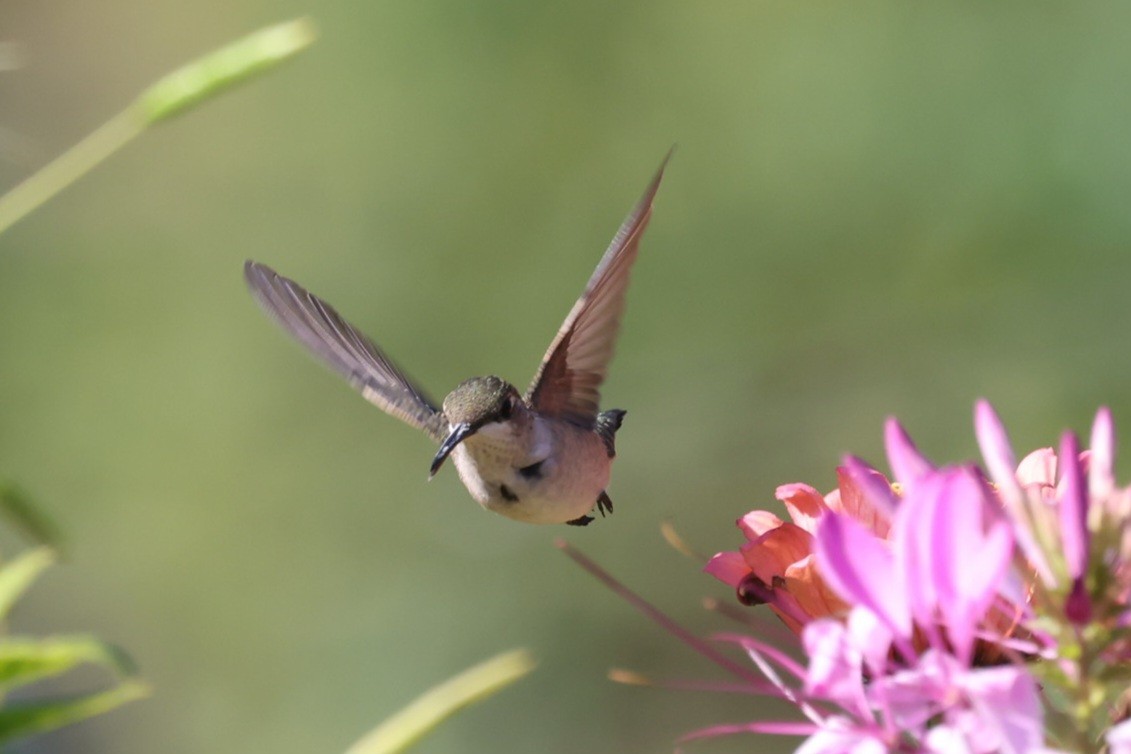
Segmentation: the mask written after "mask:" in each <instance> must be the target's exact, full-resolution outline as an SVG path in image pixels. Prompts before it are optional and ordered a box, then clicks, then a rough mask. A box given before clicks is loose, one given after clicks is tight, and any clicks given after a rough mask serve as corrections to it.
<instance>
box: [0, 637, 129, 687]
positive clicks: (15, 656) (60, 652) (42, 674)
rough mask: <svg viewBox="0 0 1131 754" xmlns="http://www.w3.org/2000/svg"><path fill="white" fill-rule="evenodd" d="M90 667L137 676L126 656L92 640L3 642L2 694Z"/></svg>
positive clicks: (0, 645)
mask: <svg viewBox="0 0 1131 754" xmlns="http://www.w3.org/2000/svg"><path fill="white" fill-rule="evenodd" d="M87 663H89V664H92V665H100V666H102V667H105V668H107V669H108V670H110V671H112V672H113V673H114V674H115V675H117V676H130V675H133V674H134V673H135V672H136V669H135V667H134V664H133V661H132V660H130V658H129V656H127V655H126V653H125V652H123V651H122V650H121V649H119V648H118V647H115V646H114V645H112V644H107V643H106V642H103V641H99V640H98V639H95V638H93V637H90V636H57V637H51V638H47V639H24V638H19V637H9V638H6V639H4V640H3V641H0V692H7V691H10V690H11V689H13V688H16V687H18V686H25V685H27V684H29V683H34V682H36V681H40V680H43V679H44V678H49V677H51V676H55V675H60V674H61V673H65V672H67V671H68V670H70V669H71V668H74V667H75V666H77V665H82V664H87Z"/></svg>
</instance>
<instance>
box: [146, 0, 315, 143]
mask: <svg viewBox="0 0 1131 754" xmlns="http://www.w3.org/2000/svg"><path fill="white" fill-rule="evenodd" d="M314 36H315V34H314V24H313V23H311V21H310V20H309V19H306V18H299V19H296V20H294V21H287V22H285V23H281V24H276V25H274V26H268V27H267V28H265V29H260V30H259V31H257V32H254V33H252V34H249V35H248V36H246V37H244V38H243V39H239V40H237V41H235V42H233V43H232V44H230V45H227V46H226V47H222V48H220V49H219V50H216V51H215V52H213V53H210V54H208V55H205V56H204V57H202V58H198V59H196V60H194V61H193V62H191V63H189V64H188V65H185V66H182V67H181V68H178V69H177V70H175V71H173V72H172V73H170V74H169V75H167V76H165V77H164V78H162V79H161V80H160V81H158V82H157V83H156V84H154V85H153V86H151V87H149V88H148V89H147V90H145V92H143V93H142V95H141V96H140V97H139V98H138V100H137V103H136V104H137V106H138V108H139V109H140V110H141V112H142V113H143V114H144V119H145V121H146V123H147V124H150V123H156V122H158V121H161V120H164V119H166V118H171V117H172V116H174V115H177V114H178V113H181V112H184V111H185V110H186V109H188V108H190V107H192V106H193V105H195V104H196V103H197V102H199V101H201V100H203V99H206V98H207V97H211V96H213V95H215V94H218V93H219V92H222V91H224V90H225V89H227V88H229V87H231V86H233V85H235V84H238V83H240V82H241V81H244V80H245V79H249V78H251V77H252V76H254V75H256V74H258V73H261V72H263V71H266V70H268V69H270V68H274V67H275V66H277V65H278V64H279V63H281V62H283V61H284V60H288V59H289V58H292V57H294V56H295V55H296V54H298V53H299V52H301V51H303V50H305V49H306V48H307V47H309V46H310V44H311V43H312V42H313V41H314Z"/></svg>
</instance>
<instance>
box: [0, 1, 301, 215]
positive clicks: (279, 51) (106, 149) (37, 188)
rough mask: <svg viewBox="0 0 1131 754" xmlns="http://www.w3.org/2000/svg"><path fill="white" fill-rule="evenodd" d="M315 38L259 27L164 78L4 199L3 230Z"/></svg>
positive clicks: (286, 27) (294, 29) (284, 27)
mask: <svg viewBox="0 0 1131 754" xmlns="http://www.w3.org/2000/svg"><path fill="white" fill-rule="evenodd" d="M314 36H315V34H314V26H313V24H312V23H311V22H310V21H309V20H307V19H305V18H300V19H297V20H294V21H287V22H285V23H281V24H276V25H274V26H269V27H267V28H265V29H260V30H259V31H257V32H254V33H252V34H249V35H247V36H246V37H243V38H242V39H239V40H237V41H235V42H233V43H232V44H230V45H227V46H226V47H222V48H220V49H219V50H216V51H215V52H212V53H209V54H207V55H205V56H203V57H200V58H198V59H196V60H194V61H192V62H190V63H188V64H187V65H184V66H182V67H180V68H178V69H177V70H175V71H173V72H172V73H170V74H168V75H167V76H164V77H163V78H161V79H160V80H158V81H157V82H156V83H155V84H153V85H152V86H150V87H149V88H147V89H146V90H145V91H143V92H142V93H141V95H140V96H138V98H137V99H136V100H134V101H133V102H132V103H131V104H130V106H129V107H127V108H126V109H125V110H123V111H122V112H120V113H118V114H117V115H115V116H114V117H113V118H111V119H110V120H109V121H107V122H106V123H105V124H104V125H102V126H101V127H100V128H98V129H97V130H96V131H94V132H93V133H91V134H90V135H89V136H87V137H86V138H85V139H83V140H82V141H80V142H79V143H78V144H76V145H75V146H73V147H71V148H70V149H68V150H67V151H66V152H64V153H63V154H61V155H59V156H58V157H57V158H55V159H54V160H52V161H51V162H50V163H48V164H47V165H46V166H44V167H43V168H41V169H40V170H38V171H37V172H35V173H33V174H32V175H31V176H29V177H28V178H27V179H26V180H25V181H23V183H20V184H19V185H17V186H16V187H15V188H13V189H12V190H11V191H9V192H8V193H7V194H5V195H4V196H2V197H0V233H3V232H4V231H6V230H7V229H8V228H10V227H12V226H13V225H15V224H16V223H17V222H19V221H20V220H21V219H22V218H24V217H25V216H27V215H28V214H29V213H31V212H32V211H33V210H35V209H36V208H37V207H39V206H40V205H41V204H43V203H44V202H46V201H47V200H48V199H50V198H51V197H53V196H55V194H57V193H59V192H60V191H62V190H63V189H64V188H66V187H67V186H69V185H70V184H72V183H74V182H75V181H77V180H78V179H79V178H81V177H82V176H84V175H85V174H86V173H88V172H89V171H90V169H91V168H93V167H94V166H96V165H98V164H99V163H100V162H102V161H103V160H105V159H106V158H107V157H109V156H110V155H112V154H114V152H117V151H118V150H119V149H121V148H122V147H123V146H125V145H126V144H127V143H128V142H129V141H130V140H131V139H133V138H134V137H136V136H137V135H138V134H140V133H141V132H142V131H144V130H145V129H146V127H147V126H151V125H153V124H155V123H159V122H161V121H163V120H167V119H169V118H171V117H173V116H175V115H178V114H180V113H182V112H184V111H186V110H188V109H190V108H192V107H194V106H195V105H197V104H199V103H200V102H201V101H203V100H206V99H209V98H210V97H212V96H214V95H216V94H218V93H219V92H222V91H224V90H226V89H228V88H230V87H231V86H234V85H236V84H239V83H241V82H243V81H246V80H247V79H249V78H252V77H254V76H256V75H257V74H259V73H261V72H263V71H266V70H270V69H272V68H274V67H275V66H277V65H278V64H279V63H282V62H283V61H285V60H288V59H290V58H291V57H293V56H294V55H296V54H298V53H299V52H301V51H302V50H304V49H306V48H307V47H309V46H310V44H311V43H312V42H313V41H314Z"/></svg>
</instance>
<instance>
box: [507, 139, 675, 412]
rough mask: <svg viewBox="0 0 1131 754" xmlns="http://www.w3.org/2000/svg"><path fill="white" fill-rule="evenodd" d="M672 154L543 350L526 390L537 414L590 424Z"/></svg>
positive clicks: (649, 185)
mask: <svg viewBox="0 0 1131 754" xmlns="http://www.w3.org/2000/svg"><path fill="white" fill-rule="evenodd" d="M670 158H671V152H668V155H667V157H665V158H664V161H663V162H662V163H661V164H660V169H659V170H658V171H656V176H655V177H654V178H653V179H652V182H651V183H650V184H648V189H647V190H646V191H645V192H644V196H643V197H642V198H641V199H640V201H639V202H638V203H637V205H636V207H635V208H634V209H633V210H632V212H631V213H630V214H629V215H628V217H627V218H625V221H624V222H623V223H622V224H621V226H620V230H618V231H617V234H616V236H614V237H613V241H612V243H611V244H609V248H608V249H607V250H606V251H605V255H604V256H603V257H601V261H600V263H598V265H597V269H596V270H594V271H593V276H592V277H590V278H589V283H588V284H587V285H586V286H585V292H584V293H582V294H581V298H579V299H578V300H577V303H575V304H574V305H573V309H571V310H570V312H569V316H567V317H566V319H565V322H563V323H562V326H561V328H560V329H559V330H558V334H557V337H555V338H554V341H553V342H552V343H551V344H550V348H549V349H548V350H547V351H546V355H545V357H544V358H543V359H542V365H541V366H540V367H539V368H538V373H537V374H536V375H534V381H533V382H532V383H531V385H530V388H529V389H528V390H527V393H526V400H527V402H528V403H530V404H531V405H532V406H534V408H535V409H537V410H538V411H539V412H541V413H543V414H548V415H550V416H556V417H559V418H562V419H566V420H568V421H571V422H574V423H575V424H579V425H581V426H585V427H589V426H593V422H594V421H595V420H596V418H597V412H598V410H599V409H598V407H599V405H600V402H601V393H600V390H599V388H600V387H601V383H602V382H604V381H605V371H606V368H607V367H608V365H609V362H610V361H611V360H612V357H613V347H614V345H615V343H616V338H617V330H618V329H619V328H620V318H621V313H622V312H623V311H624V302H625V291H626V290H627V289H628V273H629V271H630V270H631V269H632V263H633V262H634V261H636V252H637V249H638V248H639V246H640V237H641V236H642V235H644V228H645V227H646V226H647V225H648V219H649V217H651V215H652V199H653V198H654V197H655V196H656V191H657V189H659V187H660V179H661V178H663V176H664V167H665V166H666V165H667V164H668V159H670Z"/></svg>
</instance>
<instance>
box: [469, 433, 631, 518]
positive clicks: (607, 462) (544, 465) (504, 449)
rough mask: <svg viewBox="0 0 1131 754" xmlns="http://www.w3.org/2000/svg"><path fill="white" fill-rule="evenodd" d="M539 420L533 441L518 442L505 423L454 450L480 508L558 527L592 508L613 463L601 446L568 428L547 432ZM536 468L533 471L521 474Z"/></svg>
mask: <svg viewBox="0 0 1131 754" xmlns="http://www.w3.org/2000/svg"><path fill="white" fill-rule="evenodd" d="M543 422H544V420H542V419H536V420H535V425H534V427H533V428H532V430H533V434H534V441H533V442H527V443H520V442H518V441H517V439H516V438H515V437H513V436H512V435H511V434H510V431H509V429H508V428H507V427H506V426H505V425H502V424H490V425H487V426H485V427H483V428H482V429H480V430H479V432H477V433H476V434H474V435H472V436H471V437H469V438H467V439H466V440H464V441H463V442H462V443H460V444H459V445H458V446H457V447H456V449H455V450H454V451H452V460H453V461H454V462H455V465H456V470H457V471H458V472H459V477H460V480H462V481H463V483H464V486H466V487H467V490H468V492H470V493H471V496H472V497H473V498H475V500H476V501H477V502H478V503H479V504H480V505H482V506H483V507H484V508H486V509H488V510H491V511H494V512H495V513H499V514H501V515H503V516H506V517H507V518H513V519H515V520H518V521H524V522H526V523H531V524H560V523H564V522H566V521H572V520H573V519H575V518H580V517H581V516H584V515H585V514H586V513H588V512H589V511H590V509H592V508H593V506H594V505H595V504H596V502H597V496H598V495H600V494H601V491H602V490H604V489H605V487H606V486H607V485H608V483H609V470H610V467H611V463H612V459H611V458H609V456H608V453H607V452H606V449H605V444H604V442H603V441H602V440H601V438H600V437H598V436H597V435H596V434H595V433H593V432H591V431H587V430H583V429H580V428H576V427H573V426H572V425H558V426H557V427H555V428H554V429H555V431H553V432H551V431H550V429H549V427H548V426H546V425H544V424H543ZM523 445H527V446H529V447H528V449H525V450H524V449H523ZM535 464H539V465H538V467H537V471H536V472H531V471H528V472H527V473H523V471H522V469H529V467H531V466H534V465H535Z"/></svg>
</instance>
